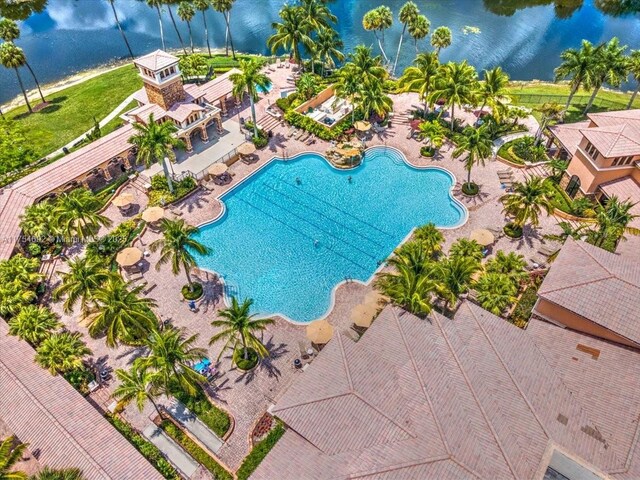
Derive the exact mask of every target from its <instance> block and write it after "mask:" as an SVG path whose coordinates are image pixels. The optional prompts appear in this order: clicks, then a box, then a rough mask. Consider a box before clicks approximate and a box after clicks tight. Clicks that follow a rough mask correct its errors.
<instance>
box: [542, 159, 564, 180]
mask: <svg viewBox="0 0 640 480" xmlns="http://www.w3.org/2000/svg"><path fill="white" fill-rule="evenodd" d="M547 167H548V168H549V170H551V178H552V179H553V180H554V181H556V182H559V181H560V179H561V178H562V175H563V174H564V172H566V171H567V168H569V162H568V161H567V160H562V159H561V158H552V159H550V160H549V161H548V162H547Z"/></svg>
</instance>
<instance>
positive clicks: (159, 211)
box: [142, 207, 164, 223]
mask: <svg viewBox="0 0 640 480" xmlns="http://www.w3.org/2000/svg"><path fill="white" fill-rule="evenodd" d="M163 218H164V208H162V207H149V208H147V209H146V210H145V211H144V212H142V219H143V220H144V221H145V222H147V223H154V222H157V221H158V220H161V219H163Z"/></svg>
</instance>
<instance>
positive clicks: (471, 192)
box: [461, 182, 480, 197]
mask: <svg viewBox="0 0 640 480" xmlns="http://www.w3.org/2000/svg"><path fill="white" fill-rule="evenodd" d="M461 190H462V194H463V195H464V196H466V197H475V196H476V195H478V193H480V187H479V186H478V184H476V183H473V182H471V183H466V182H465V183H463V184H462V189H461Z"/></svg>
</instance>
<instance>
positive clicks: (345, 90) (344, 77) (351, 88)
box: [334, 63, 361, 123]
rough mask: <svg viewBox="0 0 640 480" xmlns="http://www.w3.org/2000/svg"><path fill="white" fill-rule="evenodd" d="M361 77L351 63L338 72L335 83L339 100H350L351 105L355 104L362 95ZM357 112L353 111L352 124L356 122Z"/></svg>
mask: <svg viewBox="0 0 640 480" xmlns="http://www.w3.org/2000/svg"><path fill="white" fill-rule="evenodd" d="M360 79H361V77H360V76H359V75H358V74H357V72H356V69H355V68H353V64H351V63H349V64H348V65H345V66H344V67H343V68H341V69H340V71H339V72H338V81H337V82H336V83H335V86H334V88H335V92H336V96H337V97H338V98H343V99H345V100H348V101H349V102H350V103H351V104H353V103H354V102H355V99H356V96H357V95H358V94H359V93H360V89H361V85H360V82H361V80H360ZM355 115H356V111H355V109H353V108H352V109H351V123H353V122H354V121H355Z"/></svg>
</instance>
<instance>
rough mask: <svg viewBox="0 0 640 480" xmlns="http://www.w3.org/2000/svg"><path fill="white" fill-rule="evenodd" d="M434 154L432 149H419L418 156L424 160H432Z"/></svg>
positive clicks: (434, 151)
mask: <svg viewBox="0 0 640 480" xmlns="http://www.w3.org/2000/svg"><path fill="white" fill-rule="evenodd" d="M435 154H436V150H435V149H434V148H433V147H422V148H420V155H421V156H423V157H425V158H433V157H434V156H435Z"/></svg>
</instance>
